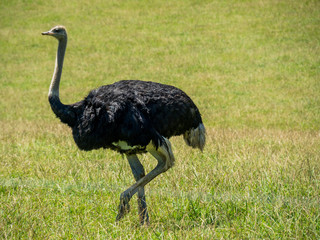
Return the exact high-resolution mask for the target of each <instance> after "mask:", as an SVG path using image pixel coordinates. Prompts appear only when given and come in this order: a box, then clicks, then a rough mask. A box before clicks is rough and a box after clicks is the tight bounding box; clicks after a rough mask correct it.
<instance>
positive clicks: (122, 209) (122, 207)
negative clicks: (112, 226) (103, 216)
mask: <svg viewBox="0 0 320 240" xmlns="http://www.w3.org/2000/svg"><path fill="white" fill-rule="evenodd" d="M129 200H130V199H129V198H128V197H124V196H123V194H121V197H120V204H119V212H118V215H117V218H116V221H119V220H120V219H121V218H123V217H124V215H126V214H127V213H128V212H130V204H129Z"/></svg>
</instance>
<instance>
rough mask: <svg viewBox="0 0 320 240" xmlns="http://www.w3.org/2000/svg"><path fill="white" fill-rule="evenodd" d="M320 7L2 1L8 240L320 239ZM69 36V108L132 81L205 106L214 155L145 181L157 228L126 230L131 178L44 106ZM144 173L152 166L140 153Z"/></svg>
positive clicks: (184, 151) (2, 188) (3, 208)
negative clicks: (50, 33) (57, 34)
mask: <svg viewBox="0 0 320 240" xmlns="http://www.w3.org/2000/svg"><path fill="white" fill-rule="evenodd" d="M319 16H320V3H319V1H307V0H303V1H293V0H291V1H290V0H289V1H275V0H274V1H272V0H270V1H267V0H266V1H182V0H180V1H133V0H127V1H99V0H96V1H90V3H89V2H88V1H56V0H55V1H27V0H24V1H21V0H20V1H19V0H12V1H2V2H1V4H0V17H1V21H0V53H1V54H0V69H1V70H0V81H1V84H0V97H1V101H0V238H1V239H28V238H30V239H83V238H88V239H110V238H116V239H148V238H151V239H183V238H184V239H212V238H214V239H218V238H219V239H220V238H222V239H230V238H236V239H270V238H271V239H319V238H320V199H319V196H320V167H319V161H320V131H319V130H320V129H319V123H320V81H319V79H320V74H319V73H320V51H319V43H320V28H319V25H320V17H319ZM58 24H63V25H65V26H66V27H67V29H68V33H69V41H68V48H67V53H66V59H65V64H64V70H63V76H62V82H61V90H60V92H61V99H62V101H63V102H64V103H72V102H76V101H79V100H80V99H81V98H83V97H84V95H85V94H86V93H87V92H88V91H89V90H91V89H92V88H95V87H98V86H100V85H103V84H109V83H112V82H115V81H117V80H120V79H141V80H151V81H157V82H161V83H166V84H172V85H175V86H177V87H179V88H181V89H183V90H184V91H185V92H187V93H188V94H189V95H190V96H191V97H192V99H193V100H194V101H195V103H196V104H197V105H198V107H199V109H200V111H201V112H202V115H203V120H204V123H205V126H206V127H207V139H208V142H207V146H206V148H205V150H204V152H203V153H200V152H198V151H195V150H192V149H189V148H188V147H187V146H186V145H185V144H184V142H183V140H182V139H181V138H173V139H172V143H173V147H174V149H173V151H174V154H175V156H176V159H177V161H176V165H175V166H174V168H173V169H171V170H169V171H168V172H166V173H164V174H163V175H161V176H159V177H158V178H156V179H155V180H154V181H152V182H151V183H150V184H148V185H147V187H146V194H147V201H148V204H149V205H148V206H149V211H150V220H151V224H150V226H149V227H140V226H139V224H138V217H137V209H136V208H137V207H136V200H135V197H134V198H133V199H132V201H131V212H130V213H129V214H128V215H127V216H126V217H125V218H124V219H123V220H122V221H121V222H119V223H115V217H116V214H117V206H118V201H119V196H120V193H121V192H122V191H124V190H125V189H126V188H127V187H128V186H130V185H131V184H132V183H133V182H134V180H133V176H132V174H131V172H130V167H129V164H128V163H127V161H126V159H124V158H122V157H121V156H120V155H119V154H116V153H114V152H112V151H108V150H96V151H92V152H81V151H79V150H78V149H77V148H76V146H75V144H74V143H73V140H72V136H71V133H70V129H68V128H67V127H66V126H64V125H62V124H61V123H60V122H59V121H58V120H57V119H56V118H55V116H54V114H53V113H52V111H51V109H50V106H49V103H48V101H47V91H48V87H49V84H50V80H51V76H52V72H53V67H54V58H55V52H56V48H57V42H56V41H55V40H54V39H50V38H48V37H43V36H41V34H40V33H41V32H43V31H47V30H49V29H50V28H51V27H53V26H55V25H58ZM142 161H143V163H144V165H145V166H146V169H147V171H150V170H151V169H152V168H153V167H154V166H155V164H156V162H155V161H154V160H153V159H152V158H151V157H150V156H148V155H146V156H143V157H142Z"/></svg>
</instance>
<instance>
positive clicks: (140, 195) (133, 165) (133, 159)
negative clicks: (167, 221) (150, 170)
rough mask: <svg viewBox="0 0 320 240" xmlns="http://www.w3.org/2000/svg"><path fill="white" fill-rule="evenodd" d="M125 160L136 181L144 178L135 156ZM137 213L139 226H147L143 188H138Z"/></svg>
mask: <svg viewBox="0 0 320 240" xmlns="http://www.w3.org/2000/svg"><path fill="white" fill-rule="evenodd" d="M127 159H128V161H129V164H130V167H131V170H132V173H133V176H134V178H135V180H136V181H138V180H139V179H141V178H142V177H144V176H145V171H144V168H143V165H142V164H141V162H140V161H139V159H138V157H137V155H135V154H134V155H127ZM138 211H139V219H140V224H141V225H143V224H144V223H146V224H149V215H148V211H147V202H146V196H145V192H144V187H139V189H138Z"/></svg>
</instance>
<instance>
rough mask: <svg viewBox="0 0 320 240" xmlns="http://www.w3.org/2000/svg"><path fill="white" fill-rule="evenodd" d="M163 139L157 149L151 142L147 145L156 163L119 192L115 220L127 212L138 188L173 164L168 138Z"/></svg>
mask: <svg viewBox="0 0 320 240" xmlns="http://www.w3.org/2000/svg"><path fill="white" fill-rule="evenodd" d="M164 140H165V142H166V143H165V144H163V145H161V146H159V147H158V148H157V149H156V148H155V146H154V145H153V144H152V143H151V144H149V145H148V146H147V151H148V152H149V153H151V154H152V156H154V157H155V158H156V159H157V160H158V164H157V166H156V167H155V168H154V169H153V170H152V171H151V172H149V173H148V174H147V175H146V176H144V177H142V178H140V179H139V180H138V181H137V182H136V183H135V184H133V185H132V186H131V187H129V188H128V189H127V190H125V191H124V192H123V193H122V194H121V196H120V204H119V213H118V216H117V221H118V220H120V219H121V218H122V217H123V216H124V215H125V214H126V213H127V212H128V209H129V201H130V199H131V198H132V196H133V195H134V194H135V193H136V192H137V191H138V190H139V189H140V188H143V187H144V186H145V185H146V184H148V183H149V182H150V181H151V180H153V179H154V178H155V177H156V176H158V175H159V174H161V173H163V172H165V171H167V170H168V169H169V168H171V167H172V166H173V164H174V156H173V153H172V150H171V144H170V142H169V140H168V139H166V138H164Z"/></svg>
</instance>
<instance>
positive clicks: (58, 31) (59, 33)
mask: <svg viewBox="0 0 320 240" xmlns="http://www.w3.org/2000/svg"><path fill="white" fill-rule="evenodd" d="M42 35H48V36H53V37H55V38H56V39H58V40H62V39H66V38H67V31H66V28H65V27H64V26H56V27H54V28H52V29H51V30H49V31H48V32H43V33H42Z"/></svg>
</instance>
